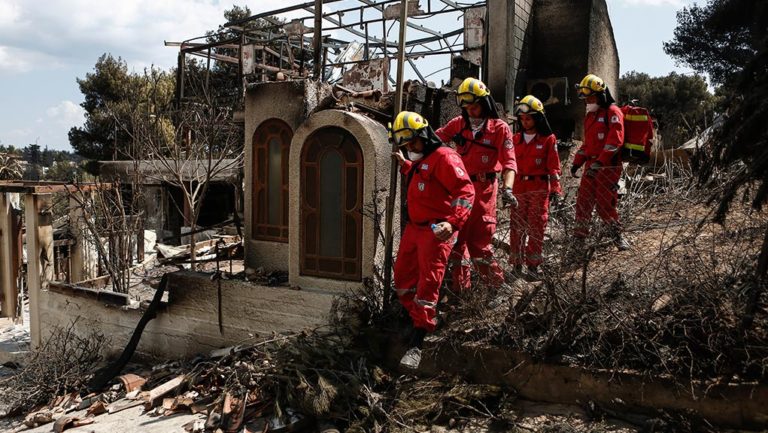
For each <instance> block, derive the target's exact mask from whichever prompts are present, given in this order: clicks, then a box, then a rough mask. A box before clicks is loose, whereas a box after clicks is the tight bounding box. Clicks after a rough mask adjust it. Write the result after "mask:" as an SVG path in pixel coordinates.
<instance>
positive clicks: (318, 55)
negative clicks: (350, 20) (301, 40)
mask: <svg viewBox="0 0 768 433" xmlns="http://www.w3.org/2000/svg"><path fill="white" fill-rule="evenodd" d="M322 38H323V0H315V34H314V38H313V39H312V50H313V51H312V54H313V60H314V68H313V75H312V76H313V77H314V78H315V80H321V79H322V77H321V76H320V74H322V72H323V69H322V63H321V62H322V58H323V57H322V56H323V42H322Z"/></svg>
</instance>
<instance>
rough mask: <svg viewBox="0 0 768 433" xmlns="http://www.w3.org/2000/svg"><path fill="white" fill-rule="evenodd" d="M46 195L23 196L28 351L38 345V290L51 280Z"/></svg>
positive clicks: (47, 199) (49, 235) (50, 249)
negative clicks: (27, 302)
mask: <svg viewBox="0 0 768 433" xmlns="http://www.w3.org/2000/svg"><path fill="white" fill-rule="evenodd" d="M50 201H51V199H50V196H49V195H37V194H26V195H25V196H24V204H25V209H24V213H25V217H26V221H25V223H26V227H27V291H28V293H29V333H30V336H31V340H32V341H31V343H32V344H31V345H32V348H33V349H34V348H36V347H39V346H40V343H41V342H42V339H41V334H40V291H41V290H44V289H46V288H47V287H48V283H49V282H50V281H51V280H52V279H53V227H52V226H51V213H50V211H49V210H48V208H49V207H50Z"/></svg>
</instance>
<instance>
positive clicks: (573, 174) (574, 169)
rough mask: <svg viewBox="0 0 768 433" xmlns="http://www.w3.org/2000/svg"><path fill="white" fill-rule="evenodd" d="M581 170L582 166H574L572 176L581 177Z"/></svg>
mask: <svg viewBox="0 0 768 433" xmlns="http://www.w3.org/2000/svg"><path fill="white" fill-rule="evenodd" d="M580 168H581V166H579V165H572V166H571V176H573V177H579V175H578V172H579V169H580Z"/></svg>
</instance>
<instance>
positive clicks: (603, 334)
mask: <svg viewBox="0 0 768 433" xmlns="http://www.w3.org/2000/svg"><path fill="white" fill-rule="evenodd" d="M641 188H642V189H641ZM627 189H628V191H627V193H626V194H625V197H624V198H623V200H622V203H623V204H622V218H623V222H624V225H625V231H626V232H627V233H629V234H630V238H631V239H632V242H633V248H632V250H630V251H624V252H617V251H616V248H615V246H614V245H613V244H612V242H611V241H610V238H609V236H608V235H606V234H603V233H600V231H599V230H600V227H599V226H596V227H594V230H593V234H594V235H593V236H592V237H590V239H589V240H588V242H587V243H586V244H584V245H577V244H576V242H575V241H574V239H573V238H572V237H571V236H570V234H571V229H572V227H571V226H570V224H572V221H573V215H572V212H573V209H572V208H567V207H566V208H561V209H559V210H558V211H557V212H558V213H559V214H557V215H556V217H555V218H553V220H552V221H551V227H550V231H549V233H548V236H549V238H548V239H547V242H546V244H547V248H548V250H547V251H546V252H547V254H548V258H547V262H546V263H545V266H546V272H544V275H543V278H541V279H540V280H538V281H526V279H525V278H517V280H516V281H514V282H513V283H512V284H511V287H510V288H509V289H508V292H507V293H506V294H507V295H508V302H507V306H506V307H503V308H501V309H497V310H496V311H492V312H490V313H489V312H488V311H487V309H486V308H481V307H479V306H485V305H487V304H488V301H489V297H492V295H496V293H494V292H493V291H492V290H491V291H490V292H485V293H479V294H472V295H471V296H473V297H474V298H475V299H473V300H471V301H470V302H464V303H461V304H460V305H458V306H457V307H455V308H454V309H453V311H451V312H450V313H448V314H449V315H448V320H447V322H448V329H446V330H445V331H444V332H445V333H446V334H447V337H446V338H444V339H443V340H444V341H445V342H446V343H447V344H457V343H458V342H461V341H483V342H487V343H489V344H493V345H500V346H502V347H510V348H512V349H513V350H520V351H523V352H525V353H528V354H530V355H532V356H534V358H535V359H538V360H543V361H546V362H556V363H564V364H568V365H577V366H582V367H588V368H598V369H609V370H612V371H636V372H640V373H644V374H649V375H664V376H669V377H673V378H675V379H678V380H680V381H681V382H685V381H691V380H704V381H717V382H724V383H728V382H729V381H734V382H741V383H744V382H753V381H755V382H759V383H765V382H766V380H767V379H768V294H767V293H766V291H765V290H764V289H765V287H764V285H765V282H764V281H760V280H759V279H758V278H757V277H756V269H755V268H756V265H757V263H758V256H759V254H760V248H761V245H762V242H763V238H764V236H765V233H766V230H767V229H768V216H766V215H765V214H764V213H761V212H754V211H751V210H750V209H749V208H748V205H746V204H745V205H743V206H742V207H738V208H734V209H733V210H732V212H731V214H730V215H729V217H728V219H727V220H726V221H725V222H724V223H723V224H718V223H715V222H713V220H712V211H711V205H710V204H709V200H710V198H711V191H706V190H703V189H699V188H698V187H696V186H695V185H694V184H692V183H690V182H688V180H687V179H685V178H683V179H679V180H677V181H670V180H669V179H664V182H663V183H656V184H648V183H646V182H639V183H636V184H634V185H632V184H630V185H628V188H627ZM575 251H578V253H577V254H574V252H575ZM498 260H499V261H500V262H501V263H505V262H506V256H504V255H500V256H499V257H498Z"/></svg>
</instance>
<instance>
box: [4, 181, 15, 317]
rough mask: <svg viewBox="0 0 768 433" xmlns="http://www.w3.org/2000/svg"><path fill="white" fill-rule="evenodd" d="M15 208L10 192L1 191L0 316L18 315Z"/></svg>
mask: <svg viewBox="0 0 768 433" xmlns="http://www.w3.org/2000/svg"><path fill="white" fill-rule="evenodd" d="M12 218H13V208H12V207H11V200H10V194H9V193H0V257H3V258H4V259H3V260H2V261H0V287H2V292H0V316H2V317H9V318H14V317H16V303H17V296H18V295H17V294H18V287H16V279H15V278H14V274H15V272H14V264H15V263H14V260H13V258H14V257H17V256H16V255H15V254H13V247H14V246H15V244H16V239H14V236H13V228H12V227H13V222H12Z"/></svg>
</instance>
